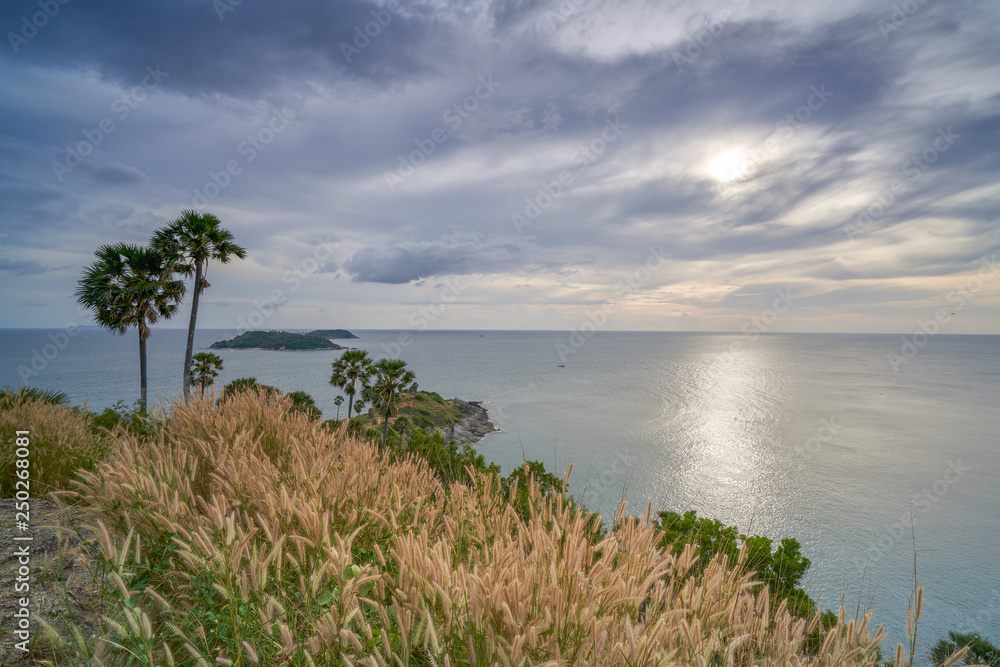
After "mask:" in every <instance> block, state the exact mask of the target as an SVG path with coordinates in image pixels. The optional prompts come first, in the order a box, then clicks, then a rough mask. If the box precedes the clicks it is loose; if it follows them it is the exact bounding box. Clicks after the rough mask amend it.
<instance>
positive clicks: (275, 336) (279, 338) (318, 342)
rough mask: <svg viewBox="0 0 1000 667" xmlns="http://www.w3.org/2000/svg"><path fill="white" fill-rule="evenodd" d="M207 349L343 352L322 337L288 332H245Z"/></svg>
mask: <svg viewBox="0 0 1000 667" xmlns="http://www.w3.org/2000/svg"><path fill="white" fill-rule="evenodd" d="M209 347H211V348H214V349H223V350H224V349H262V350H343V349H344V348H343V347H342V346H340V345H337V344H336V343H332V342H330V340H329V339H327V338H324V337H322V336H314V335H311V334H300V333H289V332H288V331H247V332H246V333H242V334H240V335H239V336H236V337H235V338H231V339H229V340H220V341H218V342H216V343H212V344H211V345H210V346H209Z"/></svg>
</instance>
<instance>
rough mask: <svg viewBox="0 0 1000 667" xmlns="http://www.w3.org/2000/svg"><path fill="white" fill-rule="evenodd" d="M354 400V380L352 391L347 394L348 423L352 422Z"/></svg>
mask: <svg viewBox="0 0 1000 667" xmlns="http://www.w3.org/2000/svg"><path fill="white" fill-rule="evenodd" d="M353 402H354V382H351V391H350V392H349V393H348V394H347V423H348V424H350V423H351V404H352V403H353Z"/></svg>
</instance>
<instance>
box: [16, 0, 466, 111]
mask: <svg viewBox="0 0 1000 667" xmlns="http://www.w3.org/2000/svg"><path fill="white" fill-rule="evenodd" d="M220 8H221V9H220ZM38 9H39V8H38V5H37V2H34V1H27V0H24V1H17V2H10V3H5V4H4V10H3V12H2V14H0V24H3V25H4V26H7V27H8V29H12V28H13V29H14V30H15V31H17V28H15V26H18V27H20V26H21V25H22V18H23V17H26V16H27V17H30V16H32V15H33V14H35V13H37V12H38ZM372 12H376V14H378V16H373V14H372ZM386 17H389V18H388V19H386ZM372 21H376V25H377V27H378V34H377V35H376V37H374V38H369V42H368V43H367V46H365V48H363V49H357V47H356V46H354V43H355V40H356V39H359V38H358V37H357V34H356V29H357V28H361V30H362V34H364V33H363V31H364V27H365V26H366V24H368V23H370V22H372ZM379 21H380V22H381V23H379ZM381 24H384V25H381ZM452 30H453V29H452V27H451V26H449V25H448V24H447V23H445V22H442V21H440V20H437V18H436V17H435V16H433V15H432V14H430V13H429V12H427V11H420V10H412V11H411V10H405V11H396V12H390V11H389V10H387V9H380V8H379V7H378V6H377V5H375V4H373V3H370V2H365V1H363V0H337V2H325V1H323V0H303V1H300V2H293V3H285V4H282V5H280V6H278V5H272V4H269V3H255V2H242V3H238V4H237V3H235V2H230V1H229V0H219V1H218V2H214V3H213V2H201V1H196V0H181V1H178V2H142V3H136V2H127V1H125V0H113V1H111V2H100V3H88V2H73V3H68V4H66V5H64V6H61V7H60V12H59V14H58V15H56V16H54V17H53V18H52V19H50V20H49V21H48V23H47V24H46V25H45V26H44V27H43V28H41V29H39V30H38V31H37V32H38V34H37V35H36V36H34V37H33V38H31V39H30V40H28V41H27V42H26V43H18V44H17V45H16V50H17V53H16V54H14V57H16V58H18V59H20V60H21V61H23V62H32V63H38V64H41V65H45V66H48V67H71V68H79V69H85V68H94V69H96V70H97V71H98V72H100V73H101V74H102V75H103V76H104V77H106V78H107V79H109V80H112V81H116V82H119V83H121V84H123V85H126V86H133V85H136V84H138V83H140V82H141V80H142V78H143V76H144V75H145V72H144V68H145V67H146V66H147V65H157V64H159V65H160V66H162V67H163V69H164V70H166V71H168V72H169V73H170V78H171V86H175V87H177V88H179V89H181V90H183V91H185V92H188V93H191V94H198V95H205V96H209V97H210V96H213V95H216V94H220V93H221V94H225V95H232V96H237V97H248V98H252V99H256V98H259V97H260V96H262V95H264V94H268V93H273V92H275V91H276V90H281V89H291V90H293V91H295V90H303V89H307V88H309V87H311V86H312V85H313V84H314V83H316V82H320V81H323V82H334V81H338V80H358V81H367V82H371V83H375V84H378V85H386V84H389V83H392V82H394V81H399V80H400V79H403V78H407V77H413V76H419V75H421V74H424V73H427V72H430V71H433V65H432V62H433V58H431V57H428V56H431V55H432V54H434V55H437V54H440V53H443V54H444V55H446V54H447V50H448V44H449V42H451V41H452V39H453V35H452ZM18 32H19V31H18ZM372 32H374V29H373V30H372ZM8 41H9V40H8ZM358 43H361V44H363V43H365V42H364V41H363V40H360V39H359V41H358ZM342 44H348V45H350V46H352V47H353V48H354V49H356V50H357V51H358V53H352V52H350V50H348V53H347V55H346V56H345V53H344V48H343V47H342ZM11 51H12V49H11V48H10V47H8V48H7V49H6V55H8V57H9V56H10V55H11ZM348 59H350V62H348Z"/></svg>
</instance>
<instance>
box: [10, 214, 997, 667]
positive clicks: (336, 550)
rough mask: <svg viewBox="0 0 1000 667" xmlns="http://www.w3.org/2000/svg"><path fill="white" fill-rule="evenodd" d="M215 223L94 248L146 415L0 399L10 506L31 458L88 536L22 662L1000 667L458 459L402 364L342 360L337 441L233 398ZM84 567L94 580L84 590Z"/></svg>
mask: <svg viewBox="0 0 1000 667" xmlns="http://www.w3.org/2000/svg"><path fill="white" fill-rule="evenodd" d="M220 224H221V223H220V221H219V219H218V218H216V217H215V216H213V215H211V214H205V213H199V212H196V211H184V212H182V215H181V217H180V218H178V219H177V220H175V221H174V222H172V223H171V224H170V225H168V226H167V227H165V228H163V229H159V230H156V231H155V232H154V234H153V236H152V238H151V240H150V244H149V246H136V245H130V244H122V243H119V244H113V245H105V246H102V247H101V248H99V249H98V250H97V252H96V253H95V254H96V261H95V262H94V264H93V265H91V266H90V267H88V268H87V269H86V270H85V271H84V275H83V277H82V278H81V280H80V281H79V287H78V290H77V293H76V296H77V298H78V300H79V302H80V303H81V304H82V305H83V306H85V307H86V308H88V309H90V310H91V311H93V316H94V319H95V321H96V322H97V323H98V324H99V325H100V326H102V327H104V328H106V329H108V330H109V331H111V332H112V333H115V334H119V335H121V334H124V333H126V332H127V331H128V330H129V329H133V328H134V329H136V330H137V331H138V334H139V357H140V394H139V398H138V400H137V401H136V403H135V405H134V406H133V407H132V408H129V407H128V406H127V405H126V404H125V403H124V402H119V403H118V404H116V405H115V406H113V407H111V408H107V409H105V410H104V411H103V412H101V413H93V412H90V411H88V410H86V409H85V408H81V407H73V406H69V405H67V395H66V394H64V393H61V392H52V391H43V390H39V389H32V388H25V387H20V388H17V389H11V388H8V389H5V390H3V392H2V393H0V429H2V430H0V438H2V440H0V450H2V451H0V454H2V459H0V487H2V489H3V495H4V497H7V498H11V497H15V498H16V497H17V493H18V487H17V485H16V484H17V482H19V481H21V480H23V479H24V477H23V475H20V474H19V473H20V472H21V471H20V470H18V467H19V466H17V465H16V463H15V462H16V461H18V460H19V459H18V458H17V456H16V455H15V454H16V452H17V451H21V448H23V447H24V446H25V442H24V440H25V439H27V440H28V441H30V442H28V443H27V444H30V452H31V459H30V461H31V464H30V465H31V472H30V483H31V496H32V497H39V496H43V495H44V496H46V497H47V498H49V499H51V502H54V503H55V504H56V505H57V507H58V514H57V515H54V516H52V517H50V518H51V520H52V521H54V522H56V523H60V522H61V521H62V520H63V519H61V518H60V517H63V518H65V517H68V516H73V517H75V519H74V520H73V522H71V523H70V524H69V525H68V526H64V527H63V528H62V529H60V530H61V531H62V532H59V537H57V538H56V539H55V541H54V544H55V545H56V547H57V549H58V553H57V554H55V557H54V558H48V559H45V560H43V561H33V567H37V568H39V571H38V573H37V577H36V579H35V580H34V582H33V583H32V587H33V588H32V595H33V600H34V599H37V598H35V596H36V593H35V588H36V587H41V586H43V585H44V586H48V587H49V588H54V589H55V590H52V591H50V592H49V594H48V595H47V597H46V598H45V599H49V600H55V601H56V604H55V606H52V605H50V606H49V607H47V608H46V609H48V611H47V612H44V613H43V612H42V611H35V612H33V613H32V620H33V622H37V624H38V627H40V628H41V629H42V630H43V631H42V632H38V633H35V634H33V635H32V637H31V640H30V642H26V644H30V646H26V647H25V648H26V650H27V654H25V655H22V656H20V657H21V658H27V659H29V660H31V661H32V664H40V665H109V666H110V665H121V666H126V665H127V666H133V665H145V666H148V667H153V666H159V665H199V666H201V665H210V664H221V665H239V666H241V667H242V666H246V665H296V666H299V665H301V666H306V665H373V666H374V665H399V666H404V667H410V666H421V667H423V666H434V667H437V666H438V665H442V664H444V665H449V664H450V665H484V666H485V665H535V664H543V663H544V664H546V665H553V666H554V665H602V666H603V665H615V666H618V665H621V666H629V667H632V666H639V665H641V666H647V665H648V666H653V665H666V664H676V665H720V666H721V665H747V666H749V665H789V666H791V665H800V666H801V665H805V666H810V667H813V666H815V667H820V666H821V665H824V666H826V665H863V666H867V665H872V666H874V665H892V666H893V667H903V666H904V665H906V666H907V667H912V666H913V665H914V664H916V660H917V656H918V652H919V651H923V652H924V654H925V655H926V657H927V658H928V660H930V661H931V662H932V663H933V664H934V665H947V666H950V665H954V664H973V661H976V662H981V663H983V664H990V665H994V666H998V667H1000V658H998V651H997V649H996V647H994V646H993V645H992V644H990V643H989V642H988V641H987V640H985V639H984V638H982V637H979V636H978V635H974V634H960V633H950V634H949V636H948V638H946V639H941V640H940V641H939V642H938V643H937V644H935V645H934V647H933V649H932V650H928V649H926V648H925V647H923V646H922V645H921V644H919V643H918V641H917V627H918V621H919V619H920V616H921V613H922V600H923V589H922V588H920V587H916V586H915V590H914V591H913V596H912V599H913V602H912V603H911V609H910V622H909V623H908V636H909V642H908V643H909V645H908V646H906V647H904V646H903V645H902V644H899V645H897V646H896V647H895V650H894V651H893V652H892V654H893V655H892V657H891V658H888V659H886V658H885V657H884V656H883V654H882V650H881V646H880V645H881V642H882V640H883V639H884V637H885V632H884V630H883V629H882V628H881V626H877V627H876V626H875V625H874V621H873V617H872V613H871V611H870V610H868V611H864V613H862V611H861V610H860V609H858V610H856V611H855V612H854V614H853V615H851V614H848V612H847V611H846V610H845V609H844V608H843V607H841V608H840V609H839V611H838V612H837V613H834V612H831V611H826V610H823V609H822V608H821V607H819V606H818V605H817V604H816V602H815V601H813V600H812V599H810V597H809V596H808V595H807V594H806V592H805V591H804V590H803V589H802V588H801V587H800V585H799V584H800V581H801V579H802V576H803V575H804V574H805V572H806V571H807V570H808V568H809V566H810V564H811V563H810V561H809V559H808V558H806V557H805V555H803V554H802V552H801V548H800V545H799V543H798V541H796V540H795V539H794V538H790V537H786V538H784V539H781V540H780V541H779V542H778V543H777V545H775V543H774V542H773V541H772V539H771V538H768V537H765V536H760V535H745V534H742V533H740V532H739V530H738V528H737V527H734V526H726V525H724V524H722V523H721V522H720V521H718V520H714V519H708V518H704V517H698V516H697V515H696V514H695V513H694V512H690V511H689V512H685V513H684V514H678V513H675V512H669V511H664V512H659V513H658V514H656V515H652V512H651V509H652V507H651V506H650V508H649V509H650V511H647V512H646V514H645V515H644V516H632V515H628V514H626V509H627V508H626V506H625V504H624V503H621V504H620V505H619V507H618V510H617V512H616V513H615V514H614V516H613V517H610V520H606V519H605V518H604V517H601V516H600V515H598V514H597V513H595V512H594V511H592V510H590V509H588V508H587V507H585V506H583V505H582V504H581V503H579V502H577V501H576V500H575V499H574V498H573V497H572V496H570V495H569V494H567V487H568V481H569V476H570V474H571V473H572V466H570V469H569V471H567V473H566V476H565V477H564V478H560V477H558V476H556V475H554V474H552V473H550V472H548V471H546V469H545V467H544V466H543V465H542V464H541V463H540V462H537V461H524V462H523V465H522V466H521V467H519V468H517V469H515V470H514V471H512V472H511V473H510V474H509V475H507V476H506V477H505V476H503V475H502V474H501V469H500V467H499V466H498V465H496V464H495V463H488V462H487V461H486V459H485V457H484V456H483V455H482V454H480V453H479V452H478V451H477V450H476V448H475V447H474V446H472V445H471V444H469V443H463V444H462V445H461V446H459V444H458V443H457V441H456V440H455V439H453V438H450V437H449V438H446V437H445V435H444V434H445V432H448V433H449V434H450V433H452V432H454V426H455V425H456V424H457V423H458V422H460V421H462V420H463V419H464V418H465V417H466V415H465V414H463V410H465V411H467V410H468V407H469V404H463V403H461V402H458V401H445V400H444V399H442V398H441V396H439V395H438V394H436V393H433V392H426V391H420V390H419V388H418V386H417V385H416V382H415V377H414V375H413V373H412V371H410V370H408V369H407V368H406V363H405V362H404V361H402V360H400V359H379V360H374V359H372V358H370V357H369V356H368V354H367V353H366V352H364V351H362V350H352V349H348V350H345V351H344V353H343V354H341V355H340V357H339V358H338V359H337V361H335V362H333V365H332V373H331V376H330V384H331V385H333V386H334V387H335V388H337V389H339V390H341V391H342V392H343V394H344V397H346V403H347V415H346V418H345V420H343V421H340V420H339V410H340V407H341V405H343V403H344V402H345V400H344V397H342V396H340V395H338V396H337V400H335V405H336V406H337V409H338V415H337V417H338V419H335V420H328V421H323V419H322V415H321V413H320V410H319V409H318V407H317V406H316V403H315V401H314V400H313V398H312V397H311V396H310V395H309V394H307V393H305V392H301V391H295V392H290V393H284V392H282V391H280V390H279V389H277V388H275V387H271V386H268V385H264V384H260V383H258V381H257V380H256V379H255V378H239V379H236V380H233V381H231V382H229V383H228V384H227V385H225V387H224V388H223V389H222V390H221V392H218V393H216V392H215V391H214V390H211V389H210V388H211V387H212V385H213V384H214V380H215V378H216V377H217V376H218V374H219V372H220V371H221V370H222V359H221V358H220V357H218V356H216V355H214V354H211V353H199V354H197V355H194V354H193V353H192V346H193V340H194V332H195V323H196V318H197V311H198V299H199V296H200V294H201V293H202V292H203V291H204V290H205V289H207V288H208V287H209V284H208V282H207V281H206V280H205V277H204V276H205V269H206V267H207V265H208V263H209V262H211V261H218V262H220V263H223V264H225V263H227V262H229V261H230V260H231V259H232V258H234V257H235V258H240V259H242V258H244V257H245V256H246V252H245V250H244V249H243V248H242V247H240V246H238V245H237V244H236V243H235V240H234V239H233V236H232V234H231V233H230V232H229V231H228V230H226V229H223V228H222V227H220ZM191 276H193V277H194V284H193V293H192V307H191V314H190V320H189V328H188V343H187V349H186V352H185V358H184V363H183V374H182V378H183V387H184V390H183V400H182V401H179V402H173V403H172V402H166V403H164V404H162V405H161V406H159V407H157V408H155V409H153V410H149V409H148V406H147V401H146V398H147V396H146V394H147V392H146V387H147V372H146V344H147V339H148V338H149V337H150V335H151V328H150V324H154V323H156V322H158V321H160V320H164V319H169V318H170V317H172V316H173V315H174V314H176V313H177V311H178V308H179V304H180V302H181V300H182V299H183V297H184V296H185V295H186V294H187V286H186V285H185V283H184V281H183V280H181V279H180V278H187V277H191ZM344 334H347V335H344ZM352 337H355V336H353V334H350V333H349V332H346V331H343V330H319V331H314V332H311V334H308V335H307V334H295V333H289V332H283V331H270V332H264V331H252V332H247V333H245V334H242V335H240V336H237V337H236V338H235V339H233V340H230V341H222V342H219V343H215V344H214V345H212V347H213V348H250V347H261V348H266V349H288V350H292V349H343V348H341V347H340V346H338V345H336V344H334V343H332V342H331V341H330V340H329V339H330V338H352ZM192 386H194V387H196V389H197V390H196V391H194V392H191V391H190V389H191V387H192ZM366 405H368V406H369V409H368V412H367V413H365V414H361V413H362V412H363V410H364V407H365V406H366ZM463 405H464V406H465V407H463ZM352 415H353V416H352ZM25 428H27V430H28V431H29V434H30V435H29V436H23V437H22V436H17V437H15V434H16V433H17V431H21V430H23V429H25ZM19 438H20V439H19ZM21 467H23V466H21ZM624 483H625V482H623V484H624ZM60 525H61V524H60ZM70 533H72V534H74V535H75V536H76V538H77V544H78V546H76V547H71V546H69V545H70V544H71V540H65V539H64V537H65V535H66V534H70ZM41 544H42V543H41V542H40V543H39V546H40V545H41ZM74 559H76V560H80V561H82V562H84V563H85V564H86V567H85V568H84V570H85V572H86V573H87V576H89V577H90V578H91V581H89V582H85V583H86V585H85V586H83V587H82V588H81V587H77V588H75V589H73V590H71V589H70V581H71V580H72V581H76V579H77V578H78V577H77V576H76V575H74V576H69V575H67V569H66V567H67V566H66V565H65V564H66V563H69V562H74ZM74 585H75V584H74ZM81 595H82V596H84V597H85V598H86V599H84V600H81V599H80V596H81ZM60 603H62V604H60ZM85 630H86V631H85ZM960 661H962V662H960Z"/></svg>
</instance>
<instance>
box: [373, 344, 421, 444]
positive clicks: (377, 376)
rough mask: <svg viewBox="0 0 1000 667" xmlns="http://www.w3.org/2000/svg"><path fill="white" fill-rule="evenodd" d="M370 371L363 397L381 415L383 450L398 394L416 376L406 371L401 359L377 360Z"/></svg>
mask: <svg viewBox="0 0 1000 667" xmlns="http://www.w3.org/2000/svg"><path fill="white" fill-rule="evenodd" d="M372 369H373V370H374V371H375V372H374V379H373V380H372V382H371V383H370V384H368V385H366V386H365V391H364V397H365V399H367V400H368V401H369V402H370V403H372V404H373V405H374V406H375V409H376V410H377V411H378V412H380V413H381V414H382V449H385V441H386V436H388V434H389V418H390V417H395V416H396V412H397V410H398V405H397V402H398V401H397V399H398V398H399V394H400V393H402V392H403V389H404V388H406V386H407V385H409V384H410V383H411V382H413V381H414V380H415V379H416V376H415V375H414V374H413V371H409V370H406V362H405V361H403V360H402V359H379V360H378V362H377V363H375V365H374V366H373V367H372Z"/></svg>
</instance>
